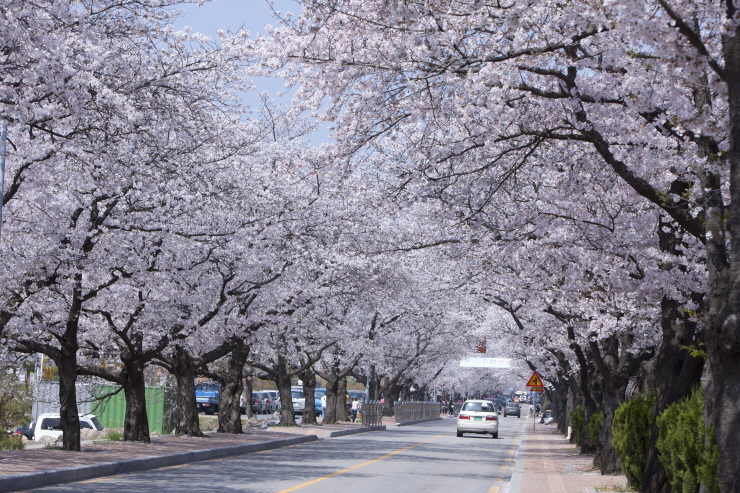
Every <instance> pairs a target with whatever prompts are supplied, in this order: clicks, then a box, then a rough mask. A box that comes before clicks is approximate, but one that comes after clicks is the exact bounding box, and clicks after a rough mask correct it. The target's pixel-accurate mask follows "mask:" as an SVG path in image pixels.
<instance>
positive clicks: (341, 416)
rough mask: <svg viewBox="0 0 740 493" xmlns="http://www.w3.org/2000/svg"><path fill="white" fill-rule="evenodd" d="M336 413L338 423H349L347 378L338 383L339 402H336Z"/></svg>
mask: <svg viewBox="0 0 740 493" xmlns="http://www.w3.org/2000/svg"><path fill="white" fill-rule="evenodd" d="M335 404H336V406H335V412H336V413H337V421H341V422H346V421H349V414H347V377H346V376H345V377H342V378H340V379H339V381H338V382H337V400H336V401H335Z"/></svg>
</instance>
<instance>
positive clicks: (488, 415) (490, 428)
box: [457, 400, 498, 438]
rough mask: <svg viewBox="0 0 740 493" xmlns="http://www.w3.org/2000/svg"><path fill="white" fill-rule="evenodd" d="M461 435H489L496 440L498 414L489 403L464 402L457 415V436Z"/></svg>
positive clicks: (491, 403) (494, 407)
mask: <svg viewBox="0 0 740 493" xmlns="http://www.w3.org/2000/svg"><path fill="white" fill-rule="evenodd" d="M463 433H480V434H490V435H492V436H493V438H498V413H496V406H494V404H493V402H491V401H483V400H470V401H465V403H464V404H463V405H462V408H461V409H460V413H459V414H458V415H457V436H458V437H461V436H463Z"/></svg>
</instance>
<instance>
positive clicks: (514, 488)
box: [508, 423, 529, 493]
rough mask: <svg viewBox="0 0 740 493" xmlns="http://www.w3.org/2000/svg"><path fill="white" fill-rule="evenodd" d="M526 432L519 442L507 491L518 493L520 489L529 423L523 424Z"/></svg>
mask: <svg viewBox="0 0 740 493" xmlns="http://www.w3.org/2000/svg"><path fill="white" fill-rule="evenodd" d="M525 429H526V430H527V433H523V434H522V440H521V442H520V443H519V450H518V451H517V454H516V459H515V460H514V473H513V474H512V475H511V479H510V480H509V492H508V493H519V492H520V491H521V490H522V479H523V477H524V451H525V449H526V447H527V436H529V423H526V424H525Z"/></svg>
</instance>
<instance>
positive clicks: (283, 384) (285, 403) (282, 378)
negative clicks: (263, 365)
mask: <svg viewBox="0 0 740 493" xmlns="http://www.w3.org/2000/svg"><path fill="white" fill-rule="evenodd" d="M276 370H277V373H276V376H275V385H277V388H278V390H279V391H280V401H281V410H280V425H281V426H298V425H296V422H295V411H294V410H293V394H292V393H291V392H290V384H291V382H290V376H289V375H288V368H287V363H286V362H285V359H284V358H282V357H278V364H277V365H276Z"/></svg>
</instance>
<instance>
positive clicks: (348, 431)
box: [326, 425, 386, 438]
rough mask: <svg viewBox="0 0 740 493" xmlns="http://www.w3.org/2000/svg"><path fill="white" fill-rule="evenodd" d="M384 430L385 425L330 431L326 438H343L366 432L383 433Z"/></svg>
mask: <svg viewBox="0 0 740 493" xmlns="http://www.w3.org/2000/svg"><path fill="white" fill-rule="evenodd" d="M385 429H386V426H385V425H377V426H363V427H361V428H347V429H346V430H337V431H332V432H331V433H329V434H328V435H326V437H327V438H336V437H343V436H345V435H356V434H358V433H366V432H368V431H383V430H385Z"/></svg>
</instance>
